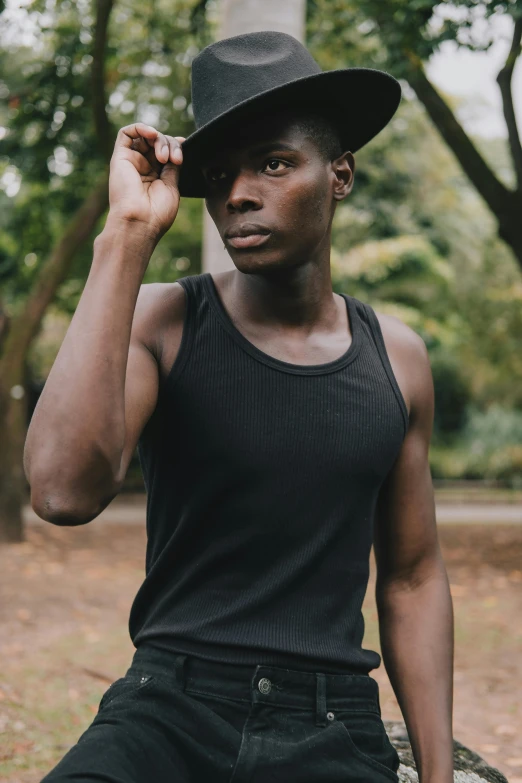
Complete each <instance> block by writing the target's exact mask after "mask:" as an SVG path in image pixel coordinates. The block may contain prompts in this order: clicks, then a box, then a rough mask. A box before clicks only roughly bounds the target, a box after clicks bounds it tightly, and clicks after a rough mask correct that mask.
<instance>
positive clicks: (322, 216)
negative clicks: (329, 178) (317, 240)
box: [280, 175, 330, 240]
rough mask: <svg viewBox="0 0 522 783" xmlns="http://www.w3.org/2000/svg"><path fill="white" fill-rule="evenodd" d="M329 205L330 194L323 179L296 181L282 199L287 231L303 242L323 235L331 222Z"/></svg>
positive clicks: (282, 211) (311, 178) (316, 177)
mask: <svg viewBox="0 0 522 783" xmlns="http://www.w3.org/2000/svg"><path fill="white" fill-rule="evenodd" d="M323 176H324V175H323ZM329 204H330V194H329V191H328V189H327V183H325V182H324V180H323V178H322V177H320V176H315V177H312V176H308V177H306V179H304V178H303V179H300V180H299V181H297V180H296V182H295V183H293V184H292V187H291V188H289V189H288V190H286V191H285V193H284V196H283V198H282V199H281V204H280V207H281V214H284V215H285V217H286V221H285V230H288V231H291V232H292V233H296V234H297V236H298V237H301V238H302V239H303V240H304V239H305V238H308V237H311V236H316V235H318V234H321V233H323V232H324V229H325V228H326V226H327V225H328V222H329V220H330V209H329Z"/></svg>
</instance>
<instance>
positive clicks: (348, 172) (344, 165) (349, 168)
mask: <svg viewBox="0 0 522 783" xmlns="http://www.w3.org/2000/svg"><path fill="white" fill-rule="evenodd" d="M331 166H332V171H333V174H334V180H333V197H334V199H335V200H336V201H342V200H343V199H344V198H346V196H347V195H348V194H349V193H350V192H351V190H352V188H353V178H354V174H355V158H354V156H353V153H351V152H343V154H342V155H341V156H340V157H339V158H336V159H335V160H333V161H332V162H331Z"/></svg>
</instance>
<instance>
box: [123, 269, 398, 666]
mask: <svg viewBox="0 0 522 783" xmlns="http://www.w3.org/2000/svg"><path fill="white" fill-rule="evenodd" d="M179 282H180V284H181V285H182V286H183V288H184V290H185V293H186V305H187V306H186V313H185V320H184V326H183V336H182V340H181V345H180V349H179V353H178V356H177V357H176V360H175V362H174V364H173V366H172V369H171V370H170V373H169V375H168V378H167V379H166V380H164V381H162V382H161V384H160V390H159V395H158V402H157V406H156V409H155V411H154V413H153V414H152V416H151V418H150V419H149V421H148V422H147V424H146V426H145V428H144V430H143V432H142V434H141V437H140V440H139V443H138V454H139V459H140V464H141V467H142V471H143V476H144V481H145V485H146V489H147V536H148V540H147V552H146V576H145V580H144V582H143V584H142V585H141V587H140V589H139V591H138V593H137V595H136V597H135V599H134V602H133V605H132V608H131V612H130V618H129V632H130V636H131V639H132V641H133V643H134V645H135V647H138V646H140V645H141V644H143V643H147V644H151V645H153V646H156V647H160V648H163V649H167V650H170V651H173V652H175V653H186V654H189V655H195V656H197V657H201V658H206V659H211V660H215V661H222V662H230V663H240V664H265V665H273V666H285V667H286V668H297V669H310V670H315V671H319V670H323V671H325V672H331V673H343V672H349V671H355V672H361V673H368V672H369V671H370V670H371V669H375V668H377V667H378V666H379V665H380V663H381V656H380V655H379V654H378V653H377V652H375V651H373V650H366V649H363V648H362V646H361V644H362V640H363V636H364V617H363V615H362V612H361V606H362V603H363V599H364V596H365V593H366V589H367V584H368V576H369V559H370V550H371V547H372V529H373V515H374V510H375V503H376V499H377V493H378V490H379V488H380V486H381V484H382V482H383V480H384V478H385V477H386V475H387V474H388V472H389V471H390V469H391V467H392V466H393V464H394V462H395V460H396V458H397V456H398V453H399V450H400V447H401V444H402V442H403V439H404V437H405V434H406V430H407V426H408V412H407V408H406V404H405V402H404V398H403V396H402V394H401V391H400V389H399V386H398V384H397V382H396V379H395V377H394V374H393V371H392V367H391V365H390V362H389V358H388V355H387V352H386V348H385V344H384V340H383V337H382V332H381V329H380V325H379V322H378V320H377V317H376V315H375V312H374V311H373V309H372V308H371V307H370V306H369V305H367V304H364V303H363V302H361V301H360V300H358V299H356V298H355V297H353V296H349V295H346V294H343V296H344V299H345V301H346V305H347V311H348V317H349V321H350V327H351V332H352V335H353V339H352V342H351V344H350V347H349V348H348V350H347V351H346V352H345V353H344V354H343V355H342V356H340V357H339V358H337V359H335V360H334V361H330V362H327V363H325V364H319V365H295V364H290V363H288V362H285V361H281V360H279V359H276V358H274V357H272V356H269V355H268V354H266V353H264V352H263V351H261V350H260V349H258V348H257V347H255V346H254V345H253V344H252V343H251V342H250V341H249V340H247V339H246V338H245V337H244V336H243V335H242V334H241V332H240V331H239V330H238V329H237V328H236V327H235V326H234V324H233V322H232V320H231V318H230V317H229V315H228V313H227V311H226V310H225V307H224V305H223V303H222V301H221V298H220V296H219V293H218V291H217V288H216V286H215V284H214V281H213V279H212V276H211V275H210V274H208V273H206V274H202V275H192V276H188V277H185V278H182V279H181V280H179Z"/></svg>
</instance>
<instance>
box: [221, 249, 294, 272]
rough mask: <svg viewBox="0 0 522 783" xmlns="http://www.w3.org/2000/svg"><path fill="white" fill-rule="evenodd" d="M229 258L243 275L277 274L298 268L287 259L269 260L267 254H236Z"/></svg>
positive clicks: (274, 258) (276, 258)
mask: <svg viewBox="0 0 522 783" xmlns="http://www.w3.org/2000/svg"><path fill="white" fill-rule="evenodd" d="M230 258H231V259H232V262H233V264H234V266H235V267H236V269H237V270H238V271H239V272H242V273H243V274H244V275H256V274H259V275H270V274H271V273H273V274H277V273H281V272H284V271H285V270H290V269H295V267H296V266H299V264H297V263H295V262H292V261H290V260H289V259H288V258H280V257H279V258H278V257H272V258H270V256H269V254H268V253H266V254H263V253H237V254H236V255H232V254H230Z"/></svg>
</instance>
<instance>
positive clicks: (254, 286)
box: [229, 248, 339, 332]
mask: <svg viewBox="0 0 522 783" xmlns="http://www.w3.org/2000/svg"><path fill="white" fill-rule="evenodd" d="M329 250H330V248H328V254H322V256H323V257H321V258H319V259H311V260H310V261H308V262H307V263H305V264H300V265H297V266H294V267H286V268H282V269H272V270H270V272H268V273H265V274H264V273H263V272H254V273H250V274H245V273H244V272H240V271H239V270H238V269H236V270H235V271H234V272H233V273H232V275H231V277H230V288H229V301H230V303H231V306H232V309H233V310H234V313H235V315H236V317H237V318H238V320H239V321H241V322H245V321H246V322H249V323H251V324H253V325H256V326H265V327H268V328H278V327H280V328H283V329H287V330H289V331H292V330H296V331H299V332H301V331H305V332H308V331H312V330H313V329H318V328H319V329H321V328H324V329H329V328H334V327H335V324H336V323H337V322H338V318H339V308H338V305H337V304H336V301H335V299H336V298H335V295H334V293H333V291H332V279H331V272H330V253H329Z"/></svg>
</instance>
